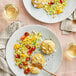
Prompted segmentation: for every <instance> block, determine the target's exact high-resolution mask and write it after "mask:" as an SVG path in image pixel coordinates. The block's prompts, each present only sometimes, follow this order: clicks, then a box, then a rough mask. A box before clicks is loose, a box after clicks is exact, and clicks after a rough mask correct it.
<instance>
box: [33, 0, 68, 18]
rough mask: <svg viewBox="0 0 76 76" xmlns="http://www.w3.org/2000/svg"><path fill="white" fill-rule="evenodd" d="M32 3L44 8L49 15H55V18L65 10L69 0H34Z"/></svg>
mask: <svg viewBox="0 0 76 76" xmlns="http://www.w3.org/2000/svg"><path fill="white" fill-rule="evenodd" d="M32 4H33V6H34V7H36V8H43V9H44V10H45V11H46V12H47V14H48V15H53V18H55V17H56V15H59V14H61V13H62V12H64V8H65V6H66V5H67V0H32Z"/></svg>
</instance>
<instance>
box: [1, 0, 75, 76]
mask: <svg viewBox="0 0 76 76" xmlns="http://www.w3.org/2000/svg"><path fill="white" fill-rule="evenodd" d="M6 4H16V5H17V6H18V7H19V10H20V13H19V16H18V18H17V19H16V20H21V21H22V22H23V23H24V25H25V26H26V25H29V24H39V25H42V26H46V27H48V28H50V30H51V31H52V32H54V33H55V34H56V35H57V36H58V38H59V40H60V42H61V44H62V47H63V60H62V64H61V66H60V67H59V69H58V71H57V72H56V74H57V76H76V59H71V58H70V59H69V57H66V53H65V47H66V45H67V44H69V43H71V42H76V33H71V34H69V35H62V33H61V30H60V24H61V23H54V24H46V23H42V22H39V21H37V20H35V19H34V18H33V17H31V16H30V15H29V14H28V12H27V11H26V9H25V8H24V5H23V2H22V0H0V32H1V31H3V30H4V29H5V28H6V27H7V26H8V25H9V24H10V23H11V22H13V21H9V20H7V19H6V18H5V16H4V14H3V10H4V6H5V5H6ZM14 21H15V20H14Z"/></svg>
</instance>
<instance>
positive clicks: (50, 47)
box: [41, 40, 56, 54]
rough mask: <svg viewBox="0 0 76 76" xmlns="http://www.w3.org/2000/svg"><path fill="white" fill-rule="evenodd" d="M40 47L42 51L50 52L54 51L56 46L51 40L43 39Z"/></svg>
mask: <svg viewBox="0 0 76 76" xmlns="http://www.w3.org/2000/svg"><path fill="white" fill-rule="evenodd" d="M41 49H42V52H43V53H45V54H51V53H52V52H55V49H56V46H55V43H54V42H53V41H52V40H44V41H43V42H42V43H41Z"/></svg>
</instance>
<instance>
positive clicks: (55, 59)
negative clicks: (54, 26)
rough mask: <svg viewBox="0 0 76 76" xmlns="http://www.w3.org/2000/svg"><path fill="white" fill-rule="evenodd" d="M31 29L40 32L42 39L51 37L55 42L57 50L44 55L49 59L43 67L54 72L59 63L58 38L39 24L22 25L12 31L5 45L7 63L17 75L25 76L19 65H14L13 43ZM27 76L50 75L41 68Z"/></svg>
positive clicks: (60, 55) (59, 49)
mask: <svg viewBox="0 0 76 76" xmlns="http://www.w3.org/2000/svg"><path fill="white" fill-rule="evenodd" d="M33 30H35V31H39V32H41V33H42V35H43V40H45V39H50V38H51V39H52V40H53V41H54V42H55V44H56V50H57V51H56V52H55V53H53V54H51V55H50V56H49V55H46V59H49V61H47V66H45V67H44V68H46V69H47V70H48V71H50V72H53V73H54V72H56V71H57V69H58V68H59V66H60V64H61V60H62V48H61V44H60V42H59V40H58V38H57V37H56V35H55V34H54V33H52V32H51V31H50V30H49V29H47V28H46V27H43V26H40V25H31V26H24V27H21V28H20V29H18V30H17V31H16V32H14V34H13V35H12V36H11V37H10V39H9V41H8V43H7V46H6V59H7V62H8V65H9V67H10V68H11V70H12V71H13V72H14V73H15V74H16V75H17V76H25V74H24V71H23V70H21V69H19V67H18V66H16V65H15V61H14V52H15V50H14V44H16V43H17V40H19V39H20V37H21V36H22V35H23V34H24V33H25V32H29V33H31V32H32V31H33ZM27 76H50V75H49V74H48V73H46V72H44V71H43V70H42V71H41V72H40V73H39V74H37V75H33V74H28V75H27Z"/></svg>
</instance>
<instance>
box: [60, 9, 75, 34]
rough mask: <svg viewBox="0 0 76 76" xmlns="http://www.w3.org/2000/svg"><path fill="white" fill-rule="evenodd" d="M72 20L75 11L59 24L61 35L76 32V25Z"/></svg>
mask: <svg viewBox="0 0 76 76" xmlns="http://www.w3.org/2000/svg"><path fill="white" fill-rule="evenodd" d="M72 20H76V10H75V11H74V12H73V13H72V14H71V16H69V17H68V18H67V19H66V20H64V21H62V23H61V30H62V34H70V33H71V32H76V24H75V23H73V21H72Z"/></svg>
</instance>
